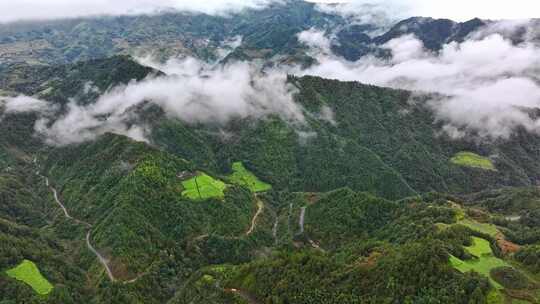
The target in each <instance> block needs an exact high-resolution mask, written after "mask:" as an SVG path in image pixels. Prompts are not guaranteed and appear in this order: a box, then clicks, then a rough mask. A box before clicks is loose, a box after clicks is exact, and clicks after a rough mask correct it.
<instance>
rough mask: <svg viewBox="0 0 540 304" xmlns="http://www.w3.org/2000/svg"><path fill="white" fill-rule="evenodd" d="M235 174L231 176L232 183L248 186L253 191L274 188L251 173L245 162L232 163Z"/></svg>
mask: <svg viewBox="0 0 540 304" xmlns="http://www.w3.org/2000/svg"><path fill="white" fill-rule="evenodd" d="M232 169H233V174H232V175H230V176H229V180H230V181H231V183H234V184H238V185H242V186H246V187H248V188H249V189H250V190H251V191H252V192H264V191H268V190H270V189H272V186H271V185H269V184H267V183H265V182H262V181H260V180H259V178H257V176H255V174H253V173H251V172H250V171H249V170H248V169H246V167H244V164H242V163H241V162H236V163H234V164H233V165H232Z"/></svg>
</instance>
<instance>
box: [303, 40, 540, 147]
mask: <svg viewBox="0 0 540 304" xmlns="http://www.w3.org/2000/svg"><path fill="white" fill-rule="evenodd" d="M312 36H314V34H313V33H310V35H309V36H308V37H312ZM305 37H306V35H300V36H299V39H300V40H301V41H304V42H305V43H307V44H308V45H309V44H310V43H311V41H310V40H306V38H305ZM323 45H325V43H319V44H318V47H319V48H320V47H321V46H323ZM383 48H385V49H388V50H390V51H391V53H392V57H391V58H389V59H380V58H375V57H371V56H368V57H363V58H361V59H360V60H359V61H357V62H348V61H346V60H344V59H342V58H340V57H337V56H334V55H331V53H330V52H329V50H327V51H324V52H319V54H318V55H317V56H316V59H317V61H318V62H319V63H318V64H316V65H315V66H313V67H311V68H309V69H308V70H297V71H296V73H297V74H302V75H316V76H321V77H325V78H333V79H339V80H345V81H360V82H363V83H369V84H375V85H380V86H389V87H394V88H401V89H408V90H413V91H424V92H437V93H440V94H441V95H442V96H448V97H445V98H438V99H437V100H432V101H431V102H430V104H429V105H430V106H431V108H432V109H433V111H434V113H435V116H436V118H437V119H438V120H440V121H443V122H445V123H446V125H445V127H444V129H445V130H446V131H447V132H448V133H449V134H450V135H452V136H465V135H466V134H468V133H472V134H475V135H479V136H481V137H488V138H508V137H509V136H511V134H512V133H513V131H514V130H515V129H516V128H517V127H523V128H525V129H526V130H528V131H530V132H538V133H540V120H539V119H538V118H535V117H533V116H531V115H529V113H530V111H528V110H527V109H531V108H538V107H540V86H539V83H540V81H539V80H540V48H538V47H537V46H536V45H535V44H533V43H531V42H527V41H526V42H524V43H521V44H519V45H514V44H512V42H511V41H509V40H507V39H505V38H503V36H501V35H500V34H488V35H483V36H481V38H480V39H477V40H468V41H466V42H463V43H450V44H447V45H445V46H444V47H443V49H442V50H441V52H440V53H438V54H435V53H432V52H429V51H427V50H425V49H424V47H423V44H422V42H421V41H419V40H418V39H417V38H415V37H414V36H411V35H409V36H403V37H400V38H397V39H394V40H392V41H390V42H388V43H387V44H385V45H384V46H383ZM328 54H330V55H328Z"/></svg>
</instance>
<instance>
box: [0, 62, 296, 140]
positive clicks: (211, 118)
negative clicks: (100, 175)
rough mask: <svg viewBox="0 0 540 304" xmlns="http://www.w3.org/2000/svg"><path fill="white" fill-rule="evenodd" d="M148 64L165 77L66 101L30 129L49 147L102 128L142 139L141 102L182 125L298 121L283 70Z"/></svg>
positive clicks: (38, 106)
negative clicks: (58, 112)
mask: <svg viewBox="0 0 540 304" xmlns="http://www.w3.org/2000/svg"><path fill="white" fill-rule="evenodd" d="M153 66H154V67H158V68H162V70H163V71H164V72H166V73H167V75H165V76H159V77H153V78H148V79H145V80H142V81H139V82H131V83H129V84H127V85H123V86H119V87H115V88H113V89H111V90H109V91H107V92H105V93H104V94H102V95H101V96H100V97H99V98H98V99H97V101H96V102H95V103H92V104H89V105H79V104H78V103H77V101H75V100H72V101H71V102H70V103H69V104H68V105H67V111H66V114H64V115H62V116H61V117H60V118H58V119H55V120H51V119H50V118H48V117H44V118H42V119H40V120H39V121H38V122H37V123H36V131H37V132H38V133H39V134H42V135H44V136H45V138H46V141H47V142H48V143H49V144H54V145H66V144H71V143H78V142H83V141H88V140H92V139H94V138H96V137H97V136H99V135H102V134H104V133H106V132H112V133H118V134H124V135H127V136H130V137H132V138H134V139H136V140H146V133H147V131H148V130H147V128H146V126H144V125H141V124H140V123H139V119H138V118H139V117H138V114H137V113H138V111H137V109H140V108H141V107H144V106H145V105H147V104H154V105H158V106H159V107H161V108H162V109H163V110H164V112H165V113H166V115H167V116H169V117H171V118H175V119H180V120H182V121H185V122H187V123H212V124H224V123H227V122H228V121H230V120H231V119H234V118H255V119H258V118H263V117H266V116H268V115H278V116H279V117H281V118H282V119H284V120H285V121H288V122H290V123H292V124H296V123H302V122H303V121H304V116H303V113H302V108H301V107H300V106H299V105H297V104H296V103H295V102H294V100H293V94H294V92H295V88H294V87H293V86H292V85H290V84H288V83H287V81H286V75H285V74H283V73H280V72H277V71H267V72H265V73H261V72H260V71H259V70H258V69H257V68H256V67H255V66H252V65H251V64H248V63H235V64H231V65H225V66H219V67H214V68H211V67H209V66H208V65H207V64H206V63H202V62H200V61H198V60H195V59H193V58H186V59H183V60H171V61H169V62H168V63H167V64H164V65H161V64H158V63H154V64H153ZM17 100H19V101H21V100H24V101H25V102H17ZM13 103H18V105H19V106H20V105H21V104H22V107H21V108H25V109H31V110H35V111H40V110H43V105H44V103H45V102H43V101H39V100H35V99H34V98H30V97H24V96H21V97H17V98H15V99H9V100H8V104H13ZM47 104H48V103H47Z"/></svg>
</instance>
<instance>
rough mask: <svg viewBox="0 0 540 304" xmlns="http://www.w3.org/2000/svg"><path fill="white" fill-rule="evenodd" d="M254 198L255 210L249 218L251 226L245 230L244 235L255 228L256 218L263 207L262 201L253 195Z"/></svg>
mask: <svg viewBox="0 0 540 304" xmlns="http://www.w3.org/2000/svg"><path fill="white" fill-rule="evenodd" d="M255 199H256V200H257V208H258V209H257V212H255V215H254V216H253V218H252V219H251V227H249V230H248V231H247V232H246V235H250V234H251V233H253V230H255V227H256V226H257V218H259V215H261V213H262V211H263V209H264V203H263V202H262V201H261V200H260V199H259V198H258V197H257V196H255Z"/></svg>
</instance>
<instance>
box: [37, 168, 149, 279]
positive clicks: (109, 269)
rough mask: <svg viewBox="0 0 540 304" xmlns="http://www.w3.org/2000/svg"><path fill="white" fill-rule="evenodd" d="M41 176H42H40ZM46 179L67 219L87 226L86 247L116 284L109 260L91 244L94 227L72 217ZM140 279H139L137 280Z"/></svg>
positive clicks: (46, 183) (46, 179)
mask: <svg viewBox="0 0 540 304" xmlns="http://www.w3.org/2000/svg"><path fill="white" fill-rule="evenodd" d="M40 176H41V175H40ZM41 177H44V176H41ZM44 178H45V185H46V186H47V187H48V188H49V189H50V190H51V192H52V193H53V196H54V201H55V202H56V203H57V204H58V206H60V208H61V209H62V211H63V212H64V216H65V217H66V218H67V219H70V220H72V221H74V222H76V223H77V224H80V225H84V226H86V228H88V232H87V233H86V247H88V249H89V250H90V251H91V252H92V253H93V254H94V255H95V256H96V257H97V258H98V260H99V262H100V263H101V265H102V266H103V268H104V269H105V272H106V273H107V276H108V277H109V280H111V282H116V281H117V280H116V278H115V277H114V275H113V273H112V271H111V268H110V267H109V264H108V261H107V259H105V258H104V257H103V255H101V254H100V253H99V251H97V250H96V248H94V246H92V244H91V242H90V236H91V228H92V225H91V224H89V223H87V222H85V221H81V220H79V219H76V218H74V217H72V216H71V215H70V214H69V212H68V210H67V208H66V206H64V204H62V202H61V201H60V199H59V198H58V191H56V189H55V188H54V187H52V186H51V185H50V182H49V178H47V177H44ZM136 279H138V278H136ZM136 279H134V280H132V281H127V282H124V283H133V282H135V281H136Z"/></svg>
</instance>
